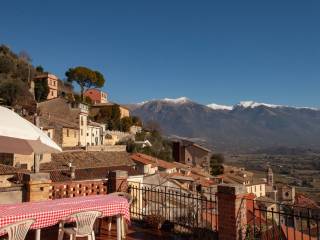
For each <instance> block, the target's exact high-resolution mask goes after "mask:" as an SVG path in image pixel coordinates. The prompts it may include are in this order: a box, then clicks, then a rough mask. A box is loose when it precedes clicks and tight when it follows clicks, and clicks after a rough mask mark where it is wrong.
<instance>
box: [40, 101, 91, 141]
mask: <svg viewBox="0 0 320 240" xmlns="http://www.w3.org/2000/svg"><path fill="white" fill-rule="evenodd" d="M88 111H89V110H88V106H87V105H85V104H81V103H71V102H69V101H68V100H66V99H64V98H56V99H51V100H48V101H44V102H41V103H39V104H38V113H39V118H40V125H39V126H40V127H42V128H43V129H47V128H48V127H51V128H53V129H54V133H53V138H52V139H53V140H54V141H55V142H56V143H58V144H59V145H61V146H62V147H75V146H79V147H85V146H87V129H88Z"/></svg>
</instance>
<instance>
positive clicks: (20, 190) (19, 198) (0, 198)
mask: <svg viewBox="0 0 320 240" xmlns="http://www.w3.org/2000/svg"><path fill="white" fill-rule="evenodd" d="M23 200H24V186H23V185H22V184H21V185H16V186H9V187H0V204H14V203H21V202H23Z"/></svg>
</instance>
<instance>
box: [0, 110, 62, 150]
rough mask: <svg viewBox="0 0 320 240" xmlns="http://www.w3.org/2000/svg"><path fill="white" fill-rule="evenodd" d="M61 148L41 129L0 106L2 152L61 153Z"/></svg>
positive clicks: (0, 144) (0, 148)
mask: <svg viewBox="0 0 320 240" xmlns="http://www.w3.org/2000/svg"><path fill="white" fill-rule="evenodd" d="M61 151H62V150H61V148H60V147H59V146H58V145H57V144H56V143H55V142H54V141H53V140H52V139H51V138H49V137H48V135H47V134H46V133H44V132H43V131H42V130H41V129H39V128H38V127H36V126H35V125H33V124H32V123H31V122H29V121H27V120H26V119H24V118H22V117H20V116H19V115H18V114H16V113H15V112H13V111H12V110H10V109H8V108H5V107H1V106H0V152H3V153H17V154H24V155H28V154H32V153H33V152H34V153H35V154H43V153H56V152H61Z"/></svg>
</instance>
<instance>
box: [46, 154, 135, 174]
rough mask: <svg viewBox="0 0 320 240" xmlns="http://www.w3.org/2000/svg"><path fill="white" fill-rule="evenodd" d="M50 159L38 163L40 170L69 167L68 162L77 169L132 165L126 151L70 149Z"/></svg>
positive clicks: (53, 155)
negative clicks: (49, 160)
mask: <svg viewBox="0 0 320 240" xmlns="http://www.w3.org/2000/svg"><path fill="white" fill-rule="evenodd" d="M51 159H52V160H51V162H48V163H42V164H41V165H40V168H41V170H43V171H45V170H63V169H69V167H68V164H69V163H72V165H73V166H75V167H76V168H78V169H79V168H97V167H114V166H133V165H134V163H133V162H132V161H131V159H130V157H129V154H128V153H127V152H103V151H100V152H94V151H92V152H89V151H70V152H62V153H55V154H52V155H51Z"/></svg>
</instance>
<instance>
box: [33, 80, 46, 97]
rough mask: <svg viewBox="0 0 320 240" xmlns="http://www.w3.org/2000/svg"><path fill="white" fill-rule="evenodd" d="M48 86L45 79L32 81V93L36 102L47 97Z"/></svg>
mask: <svg viewBox="0 0 320 240" xmlns="http://www.w3.org/2000/svg"><path fill="white" fill-rule="evenodd" d="M48 94H49V87H48V83H47V80H46V79H38V80H36V81H35V83H34V95H35V99H36V101H37V102H41V101H44V100H46V99H47V97H48Z"/></svg>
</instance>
